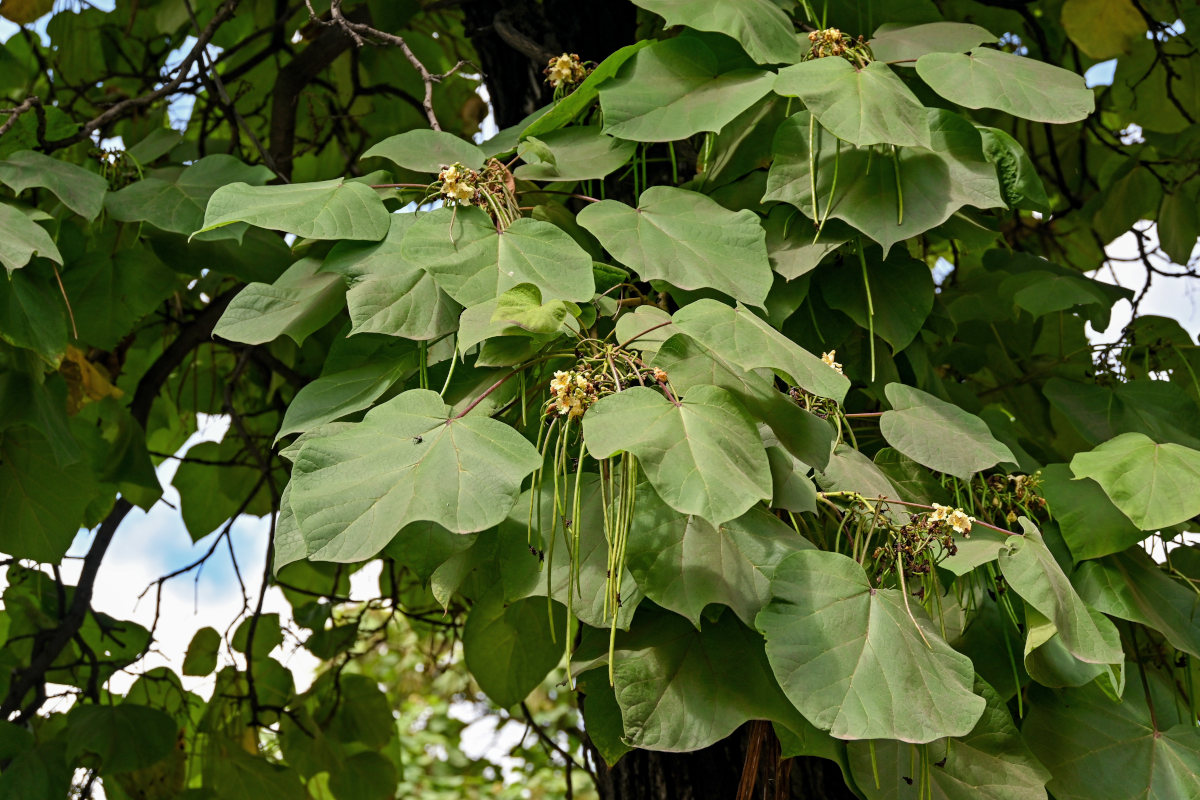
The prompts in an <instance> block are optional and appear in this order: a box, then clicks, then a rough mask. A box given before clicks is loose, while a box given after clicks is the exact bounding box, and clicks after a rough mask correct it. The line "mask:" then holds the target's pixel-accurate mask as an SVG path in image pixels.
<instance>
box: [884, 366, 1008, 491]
mask: <svg viewBox="0 0 1200 800" xmlns="http://www.w3.org/2000/svg"><path fill="white" fill-rule="evenodd" d="M884 392H885V393H886V394H887V399H888V402H889V403H891V404H892V410H891V411H885V412H883V416H882V417H880V419H879V432H880V433H882V434H883V438H885V439H887V441H888V444H890V445H891V446H892V447H894V448H896V449H897V450H899V451H900V452H901V453H903V454H904V455H906V456H908V457H909V458H911V459H912V460H913V461H916V462H917V463H918V464H923V465H924V466H926V467H929V468H930V469H933V470H937V471H938V472H945V473H947V474H949V475H954V476H956V477H959V478H962V479H963V480H967V479H969V478H970V477H971V476H972V475H973V474H975V473H976V472H978V471H979V470H982V469H987V468H988V467H991V466H994V465H996V464H997V463H1000V462H1005V461H1007V462H1016V460H1017V459H1016V456H1014V455H1013V454H1012V451H1010V450H1009V449H1008V448H1007V447H1006V446H1004V445H1003V444H1001V443H1000V442H998V441H996V437H994V436H992V432H991V430H990V429H989V428H988V426H987V423H986V422H984V421H983V420H981V419H980V418H979V417H977V416H975V415H974V414H968V413H967V412H966V411H963V410H962V409H961V408H959V407H958V406H956V405H953V404H951V403H947V402H946V401H945V400H939V399H938V398H936V397H934V396H933V395H931V394H929V393H928V392H922V391H921V390H920V389H914V388H913V387H911V386H905V385H904V384H902V383H889V384H888V385H887V387H885V388H884Z"/></svg>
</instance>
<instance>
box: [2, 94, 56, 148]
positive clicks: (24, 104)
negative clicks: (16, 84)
mask: <svg viewBox="0 0 1200 800" xmlns="http://www.w3.org/2000/svg"><path fill="white" fill-rule="evenodd" d="M30 109H33V113H34V114H36V115H37V120H38V127H37V140H38V144H40V145H43V146H44V145H45V143H46V111H45V109H43V108H42V101H41V98H39V97H33V96H31V97H26V98H25V99H24V100H22V101H21V103H20V105H18V106H17V107H16V108H6V109H4V110H0V114H8V115H9V117H8V121H7V122H5V123H4V124H3V125H0V136H3V135H4V134H6V133H8V132H9V130H10V129H11V128H12V127H13V126H14V125H16V124H17V117H19V116H21V115H22V114H24V113H25V112H26V111H29V110H30Z"/></svg>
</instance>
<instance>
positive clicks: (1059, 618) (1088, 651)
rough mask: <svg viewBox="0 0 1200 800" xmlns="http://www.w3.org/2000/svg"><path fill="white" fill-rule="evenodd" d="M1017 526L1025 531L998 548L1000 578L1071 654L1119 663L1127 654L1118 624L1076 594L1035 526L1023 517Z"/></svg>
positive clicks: (1085, 659) (1090, 661)
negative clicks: (1051, 626)
mask: <svg viewBox="0 0 1200 800" xmlns="http://www.w3.org/2000/svg"><path fill="white" fill-rule="evenodd" d="M1021 527H1022V528H1023V529H1024V531H1025V535H1024V536H1010V537H1008V541H1007V542H1006V543H1005V544H1006V546H1005V547H1003V548H1001V550H1000V556H999V563H1000V572H1001V573H1003V575H1004V580H1005V581H1007V582H1008V585H1009V586H1011V587H1012V588H1013V591H1015V592H1016V593H1017V594H1019V595H1020V596H1021V597H1022V598H1024V600H1025V602H1026V603H1029V605H1031V606H1033V607H1034V608H1035V609H1037V610H1038V611H1039V612H1041V614H1042V615H1043V616H1045V617H1046V618H1047V619H1048V620H1050V621H1051V622H1052V623H1054V627H1055V628H1057V630H1058V635H1059V636H1060V637H1061V639H1062V643H1063V645H1064V646H1065V647H1066V648H1067V651H1068V652H1070V653H1071V655H1073V656H1074V657H1075V658H1077V659H1079V660H1080V661H1083V662H1086V663H1088V664H1120V663H1122V662H1123V661H1124V660H1125V655H1124V653H1123V652H1122V650H1121V637H1120V635H1119V634H1118V633H1117V629H1116V627H1115V626H1114V625H1113V624H1112V622H1110V621H1109V619H1108V618H1107V617H1105V616H1104V615H1103V614H1101V613H1100V612H1098V611H1096V610H1094V609H1091V608H1089V607H1088V605H1087V604H1086V603H1084V602H1083V600H1082V599H1081V598H1080V597H1079V595H1078V594H1077V593H1076V592H1075V589H1074V587H1072V586H1071V581H1070V580H1069V579H1068V578H1067V576H1066V574H1065V573H1064V572H1063V571H1062V567H1060V566H1059V565H1058V562H1057V561H1055V560H1054V555H1053V554H1052V553H1051V552H1050V549H1049V548H1048V547H1046V542H1045V541H1044V540H1043V539H1042V534H1041V533H1040V532H1039V531H1038V529H1037V528H1035V527H1034V526H1033V525H1032V524H1031V523H1030V522H1029V520H1027V519H1025V518H1024V517H1022V518H1021Z"/></svg>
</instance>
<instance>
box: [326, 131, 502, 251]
mask: <svg viewBox="0 0 1200 800" xmlns="http://www.w3.org/2000/svg"><path fill="white" fill-rule="evenodd" d="M362 157H363V158H386V159H387V160H388V161H391V162H392V163H394V164H396V165H397V166H400V167H404V168H405V169H411V170H416V171H417V172H429V173H437V172H441V170H442V168H443V167H448V166H450V165H451V164H462V165H463V166H464V167H469V168H470V169H479V168H480V167H482V166H483V162H484V152H483V151H482V150H480V149H479V148H478V147H477V146H475V145H474V144H472V143H471V142H468V141H466V140H464V139H460V138H458V137H457V136H455V135H454V134H452V133H446V132H445V131H432V130H423V129H418V130H413V131H405V132H404V133H398V134H396V135H395V136H389V137H388V138H386V139H384V140H383V141H382V142H379V143H377V144H375V145H373V146H372V147H371V148H370V149H369V150H367V152H365V153H363V154H362ZM347 238H356V237H347Z"/></svg>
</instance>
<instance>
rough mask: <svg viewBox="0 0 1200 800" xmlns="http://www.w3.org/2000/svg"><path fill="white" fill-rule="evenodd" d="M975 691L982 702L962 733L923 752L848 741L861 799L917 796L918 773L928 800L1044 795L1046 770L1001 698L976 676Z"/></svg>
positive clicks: (1022, 799)
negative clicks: (973, 721)
mask: <svg viewBox="0 0 1200 800" xmlns="http://www.w3.org/2000/svg"><path fill="white" fill-rule="evenodd" d="M975 693H976V694H979V695H981V696H982V697H983V698H984V700H986V701H987V707H986V708H985V709H984V712H983V716H982V717H980V718H979V722H978V724H976V725H975V728H974V729H973V730H972V731H971V732H970V733H968V734H967V735H966V736H963V737H960V738H956V739H939V740H938V741H936V742H931V743H930V744H929V745H928V747H927V748H926V749H924V750H923V751H921V750H916V748H915V747H914V746H913V745H906V744H903V743H901V742H893V741H887V740H882V741H873V742H851V743H850V744H849V745H848V746H847V751H848V754H849V756H850V768H851V769H852V770H853V772H854V777H855V779H856V783H857V784H858V788H859V789H860V790H861V791H862V792H863V794H864V795H866V797H867V800H918V798H920V796H921V794H920V793H921V792H922V783H923V782H924V780H923V778H922V774H925V775H927V776H928V778H927V779H925V780H927V781H928V783H927V784H926V786H925V789H924V791H926V792H927V794H925V797H927V798H928V797H931V798H933V800H1045V798H1046V781H1047V780H1049V779H1050V773H1048V772H1047V771H1046V769H1045V767H1043V766H1042V765H1041V764H1040V763H1038V760H1037V759H1036V758H1035V757H1034V755H1033V753H1031V752H1030V750H1029V747H1028V745H1026V744H1025V740H1024V739H1022V738H1021V734H1020V733H1019V732H1018V731H1017V727H1016V725H1014V724H1013V719H1012V715H1011V714H1009V711H1008V708H1007V707H1006V706H1005V705H1004V701H1003V700H1001V699H1000V697H999V696H998V695H997V694H996V690H995V689H993V688H992V687H991V686H988V685H987V684H986V683H984V682H983V681H982V680H980V679H979V678H978V677H976V678H975ZM914 767H915V769H914ZM923 769H924V773H923ZM876 773H878V775H879V788H876V784H875V774H876Z"/></svg>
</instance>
